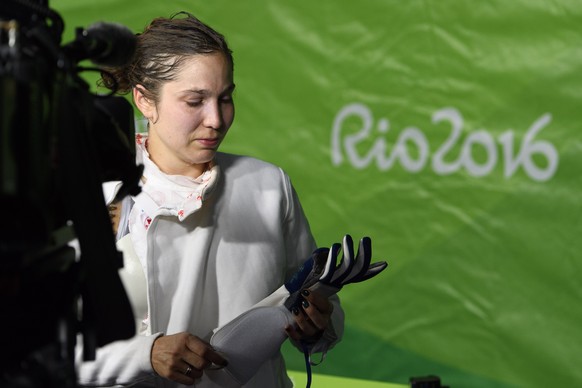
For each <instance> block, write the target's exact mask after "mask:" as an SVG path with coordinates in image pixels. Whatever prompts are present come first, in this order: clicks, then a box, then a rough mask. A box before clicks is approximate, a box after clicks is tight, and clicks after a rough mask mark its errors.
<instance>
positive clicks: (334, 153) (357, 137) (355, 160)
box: [331, 103, 559, 182]
mask: <svg viewBox="0 0 582 388" xmlns="http://www.w3.org/2000/svg"><path fill="white" fill-rule="evenodd" d="M351 117H356V118H359V119H360V120H361V123H362V126H361V128H360V129H359V130H358V131H357V132H356V133H353V134H349V135H344V136H343V139H342V127H343V126H344V122H345V121H346V120H347V119H348V118H351ZM431 118H432V123H433V124H435V125H436V124H439V123H441V122H448V123H449V125H450V132H449V135H448V137H447V138H446V140H445V141H444V142H442V143H441V144H439V145H438V146H437V148H436V150H435V151H434V152H433V153H432V154H431V147H430V144H429V142H428V140H427V138H426V136H425V134H424V133H423V132H422V131H421V130H420V129H419V128H416V127H413V126H409V127H406V128H404V129H403V130H402V131H401V132H400V134H399V135H398V138H397V139H396V141H395V142H394V143H393V146H392V148H391V150H389V149H388V148H389V147H388V143H387V141H386V139H385V138H384V136H381V137H379V138H377V139H376V141H375V142H374V143H373V145H372V146H371V148H370V149H369V151H368V152H367V153H366V154H365V155H361V154H360V153H359V152H358V151H357V150H356V147H357V146H358V144H361V143H364V142H366V143H369V141H370V136H371V135H372V129H373V127H374V122H373V121H374V120H373V116H372V112H371V111H370V109H369V108H368V107H367V106H366V105H364V104H360V103H353V104H349V105H346V106H344V107H343V108H342V109H341V110H340V111H339V112H338V114H337V115H336V117H335V119H334V122H333V127H332V133H331V159H332V163H333V164H334V165H335V166H338V165H340V164H341V163H342V161H343V154H344V152H345V155H346V157H347V159H348V162H349V163H350V164H351V165H352V166H353V167H355V168H357V169H363V168H366V167H367V166H369V165H370V164H371V163H372V161H373V160H375V162H376V165H377V167H378V169H380V170H382V171H386V170H389V169H391V168H392V166H393V165H394V163H396V162H397V161H398V162H399V163H400V165H401V166H402V167H403V168H404V169H405V170H406V171H409V172H412V173H416V172H420V171H422V170H423V169H424V168H426V166H427V164H428V163H429V158H430V167H431V168H432V170H433V171H434V172H435V173H436V174H438V175H447V174H453V173H455V172H457V171H459V170H461V169H465V170H466V171H467V173H468V174H470V175H472V176H475V177H483V176H486V175H488V174H490V173H491V171H493V169H494V168H495V166H496V165H497V163H498V162H499V160H501V162H502V163H503V174H504V176H505V177H506V178H511V177H512V176H513V175H514V174H515V172H516V171H517V170H518V168H519V167H522V168H523V170H524V172H525V173H526V174H527V176H529V177H530V178H531V179H533V180H535V181H540V182H541V181H547V180H548V179H550V178H552V177H553V176H554V174H555V173H556V170H557V169H558V163H559V157H558V152H557V151H556V148H555V147H554V145H553V144H552V143H550V142H548V141H545V140H536V136H537V135H538V134H539V132H540V131H541V130H542V129H543V128H544V127H546V126H547V125H548V124H549V123H550V121H551V119H552V117H551V115H550V114H549V113H545V114H543V115H542V116H541V117H539V118H538V119H537V120H535V121H534V122H533V124H532V125H531V126H530V128H529V129H528V130H527V132H526V134H525V136H524V137H523V139H522V141H521V144H520V146H519V150H518V151H517V152H516V151H515V149H514V148H515V147H514V146H515V144H514V143H515V135H514V132H513V131H512V130H508V131H505V132H503V133H502V134H501V135H499V136H498V137H497V142H498V143H499V144H500V146H501V156H500V155H499V154H500V152H499V150H498V145H497V143H496V141H495V138H494V137H493V136H492V135H491V134H490V133H489V132H487V131H486V130H484V129H480V130H476V131H472V132H470V133H469V134H468V135H467V136H466V137H464V138H462V136H461V135H462V131H463V117H462V116H461V114H460V113H459V111H458V110H457V109H455V108H450V107H448V108H442V109H439V110H437V111H435V112H434V113H433V115H432V117H431ZM376 129H377V131H378V132H379V133H380V134H381V135H384V134H386V133H387V132H388V130H389V129H390V128H389V122H388V120H387V119H384V118H382V119H380V120H378V122H377V124H376ZM409 145H412V146H415V147H416V151H417V152H414V153H413V154H412V153H411V152H410V147H409ZM459 146H460V152H459V153H458V157H457V158H456V159H455V160H452V161H450V160H451V158H454V156H455V155H453V152H452V150H453V149H454V148H455V147H459ZM360 147H361V145H360ZM474 147H481V148H482V149H483V150H484V154H485V160H484V161H482V160H479V161H476V160H475V157H474V154H473V152H474ZM342 149H343V151H344V152H342ZM534 155H538V157H537V158H536V159H535V160H534ZM540 158H541V159H544V160H545V162H541V163H540ZM447 160H449V161H447ZM536 162H537V163H536Z"/></svg>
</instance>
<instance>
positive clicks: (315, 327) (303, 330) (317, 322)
mask: <svg viewBox="0 0 582 388" xmlns="http://www.w3.org/2000/svg"><path fill="white" fill-rule="evenodd" d="M301 296H302V299H303V300H302V302H301V308H300V309H299V308H293V310H292V311H291V312H292V313H293V316H294V317H295V326H287V327H286V328H285V331H286V332H287V335H288V336H289V337H290V338H292V339H294V340H297V341H299V340H307V341H312V342H314V341H317V340H318V339H319V338H320V337H321V335H322V334H323V331H324V330H325V328H326V327H327V326H328V325H329V320H330V317H331V313H332V312H333V304H331V302H330V301H329V300H328V298H326V297H324V296H323V295H321V294H319V293H318V292H310V291H308V290H303V291H301Z"/></svg>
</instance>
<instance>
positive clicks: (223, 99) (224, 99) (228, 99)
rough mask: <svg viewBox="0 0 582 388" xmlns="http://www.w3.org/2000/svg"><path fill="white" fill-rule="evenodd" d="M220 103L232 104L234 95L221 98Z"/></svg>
mask: <svg viewBox="0 0 582 388" xmlns="http://www.w3.org/2000/svg"><path fill="white" fill-rule="evenodd" d="M220 101H222V102H225V103H230V102H232V95H230V94H229V95H228V96H223V97H221V98H220Z"/></svg>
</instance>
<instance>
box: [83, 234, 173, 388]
mask: <svg viewBox="0 0 582 388" xmlns="http://www.w3.org/2000/svg"><path fill="white" fill-rule="evenodd" d="M117 248H118V249H119V250H121V251H122V252H123V255H124V267H123V268H122V269H121V270H120V273H119V275H120V278H121V280H122V282H123V285H124V287H125V289H126V291H127V295H128V297H129V299H130V301H131V305H132V308H133V314H134V317H136V332H138V333H140V334H139V335H137V336H134V337H133V338H131V339H129V340H123V341H115V342H112V343H110V344H107V345H105V346H103V347H101V348H99V349H98V350H97V352H96V357H95V360H91V361H84V360H83V349H82V345H81V344H82V338H79V340H78V341H77V349H76V366H77V380H78V384H79V385H80V386H84V387H95V386H98V387H102V386H105V387H107V386H116V385H117V386H119V385H132V384H135V383H137V382H140V381H144V380H147V379H152V378H154V376H156V374H155V372H154V370H153V368H152V366H151V361H150V354H151V348H152V345H153V343H154V341H155V340H156V338H158V337H159V336H161V335H162V333H157V334H153V335H148V332H147V327H145V328H144V324H143V321H142V319H143V317H145V316H146V315H147V297H146V293H147V286H146V279H145V275H144V273H143V269H142V267H141V264H140V262H139V258H138V257H137V255H136V254H135V251H134V250H133V246H132V244H131V239H130V236H129V235H127V236H125V237H124V238H122V239H121V240H119V241H118V242H117Z"/></svg>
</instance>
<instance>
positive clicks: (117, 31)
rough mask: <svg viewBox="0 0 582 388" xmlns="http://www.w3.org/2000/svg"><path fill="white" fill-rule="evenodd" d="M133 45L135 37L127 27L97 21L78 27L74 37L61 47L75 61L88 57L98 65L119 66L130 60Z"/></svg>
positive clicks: (133, 49)
mask: <svg viewBox="0 0 582 388" xmlns="http://www.w3.org/2000/svg"><path fill="white" fill-rule="evenodd" d="M135 46H136V37H135V35H134V34H133V33H132V32H131V31H130V30H129V29H128V28H127V27H125V26H123V25H121V24H117V23H105V22H98V23H95V24H92V25H90V26H89V27H87V28H86V29H82V28H78V29H77V36H76V39H75V40H74V41H73V42H71V43H69V44H67V45H65V46H64V47H63V48H64V50H65V52H66V53H67V54H69V55H70V56H72V57H73V59H75V60H77V61H81V60H84V59H89V60H90V61H91V62H93V63H95V64H96V65H100V66H121V65H124V64H126V63H127V62H129V61H130V60H131V57H132V56H133V53H134V51H135Z"/></svg>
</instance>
